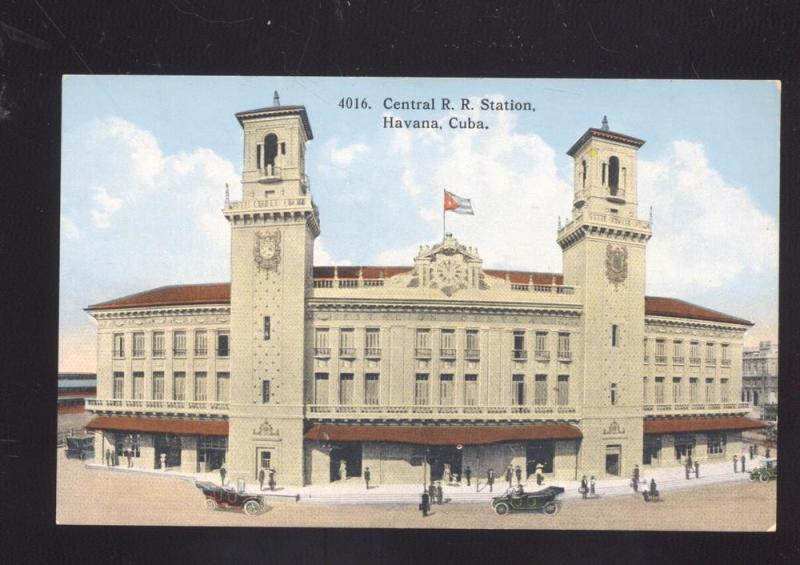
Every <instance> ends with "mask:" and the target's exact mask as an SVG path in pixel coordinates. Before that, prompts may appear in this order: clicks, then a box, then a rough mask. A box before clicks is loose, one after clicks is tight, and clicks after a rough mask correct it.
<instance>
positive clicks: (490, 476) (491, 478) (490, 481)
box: [486, 467, 494, 492]
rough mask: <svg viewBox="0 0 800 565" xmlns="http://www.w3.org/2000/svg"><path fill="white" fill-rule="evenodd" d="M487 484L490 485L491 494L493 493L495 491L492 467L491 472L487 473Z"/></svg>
mask: <svg viewBox="0 0 800 565" xmlns="http://www.w3.org/2000/svg"><path fill="white" fill-rule="evenodd" d="M486 482H487V483H489V492H493V490H494V469H492V468H491V467H490V468H489V471H488V472H487V473H486Z"/></svg>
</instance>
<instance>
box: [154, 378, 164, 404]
mask: <svg viewBox="0 0 800 565" xmlns="http://www.w3.org/2000/svg"><path fill="white" fill-rule="evenodd" d="M153 400H164V371H153Z"/></svg>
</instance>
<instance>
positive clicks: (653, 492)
mask: <svg viewBox="0 0 800 565" xmlns="http://www.w3.org/2000/svg"><path fill="white" fill-rule="evenodd" d="M650 496H651V497H654V496H658V489H656V480H655V479H650Z"/></svg>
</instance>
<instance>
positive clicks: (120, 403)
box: [86, 398, 229, 414]
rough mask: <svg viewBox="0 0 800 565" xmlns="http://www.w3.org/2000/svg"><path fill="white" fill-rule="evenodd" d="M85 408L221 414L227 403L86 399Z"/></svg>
mask: <svg viewBox="0 0 800 565" xmlns="http://www.w3.org/2000/svg"><path fill="white" fill-rule="evenodd" d="M86 408H87V409H88V410H92V411H111V412H160V413H186V414H223V413H226V412H227V411H228V408H229V405H228V403H227V402H216V401H197V400H131V399H108V398H87V399H86Z"/></svg>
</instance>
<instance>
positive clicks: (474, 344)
mask: <svg viewBox="0 0 800 565" xmlns="http://www.w3.org/2000/svg"><path fill="white" fill-rule="evenodd" d="M466 335H467V347H466V351H465V352H464V353H465V357H467V358H473V359H474V358H476V357H478V356H479V354H480V349H481V346H480V342H479V341H478V335H479V334H478V330H467V334H466Z"/></svg>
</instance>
